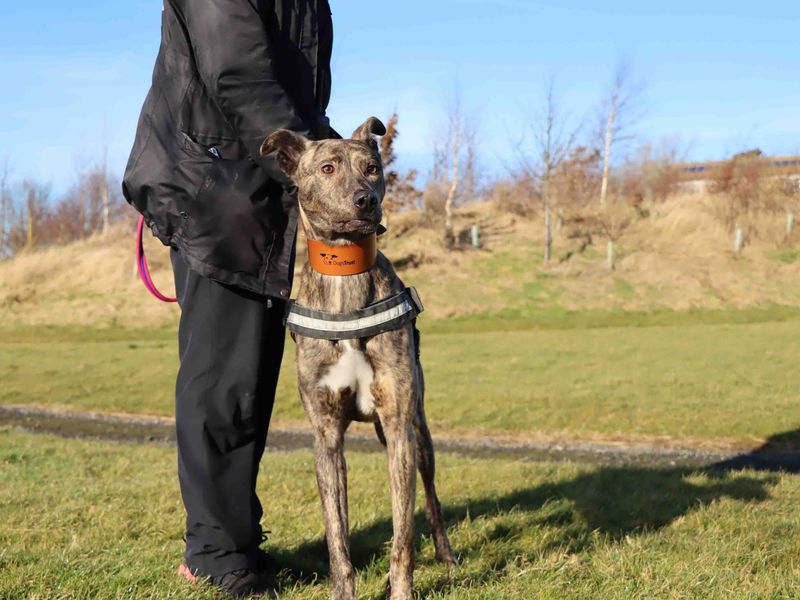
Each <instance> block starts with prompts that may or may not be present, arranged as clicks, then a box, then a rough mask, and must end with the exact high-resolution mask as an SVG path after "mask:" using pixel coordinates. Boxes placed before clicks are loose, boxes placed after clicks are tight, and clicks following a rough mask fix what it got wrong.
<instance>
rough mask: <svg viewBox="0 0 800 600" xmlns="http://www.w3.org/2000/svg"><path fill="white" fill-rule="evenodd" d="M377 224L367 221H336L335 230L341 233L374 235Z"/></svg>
mask: <svg viewBox="0 0 800 600" xmlns="http://www.w3.org/2000/svg"><path fill="white" fill-rule="evenodd" d="M377 228H378V224H377V223H376V222H375V221H371V220H369V219H349V220H347V221H336V229H337V231H339V232H342V233H375V231H376V230H377Z"/></svg>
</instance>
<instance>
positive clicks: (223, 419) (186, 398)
mask: <svg viewBox="0 0 800 600" xmlns="http://www.w3.org/2000/svg"><path fill="white" fill-rule="evenodd" d="M171 258H172V268H173V272H174V275H175V289H176V291H177V297H178V302H179V304H180V307H181V319H180V329H179V332H178V342H179V349H180V369H179V371H178V379H177V385H176V390H175V423H176V429H177V438H178V477H179V479H180V486H181V495H182V497H183V504H184V506H185V507H186V565H187V566H188V567H189V568H190V569H192V571H194V572H195V573H198V574H200V575H222V574H224V573H227V572H229V571H234V570H237V569H243V568H248V567H254V566H255V565H256V561H257V559H256V556H257V554H256V553H257V550H258V546H259V543H260V542H261V526H260V524H259V523H260V520H261V517H262V514H263V513H262V508H261V503H260V502H259V500H258V497H257V496H256V493H255V487H256V477H257V475H258V465H259V461H260V460H261V456H262V454H263V453H264V447H265V444H266V438H267V429H268V427H269V419H270V415H271V414H272V405H273V401H274V399H275V387H276V384H277V381H278V372H279V370H280V365H281V358H282V356H283V345H284V339H285V336H284V328H283V325H282V316H283V309H284V303H283V302H281V301H278V300H275V299H272V300H271V301H269V302H268V301H267V299H266V298H264V297H262V296H258V295H255V294H251V293H249V292H245V291H241V290H237V289H235V288H232V287H229V286H225V285H223V284H220V283H217V282H215V281H213V280H211V279H208V278H207V277H204V276H202V275H200V274H198V273H196V272H195V271H192V270H190V269H189V268H188V267H187V266H186V263H185V262H184V261H183V259H182V258H181V257H180V254H179V253H178V252H177V251H176V250H172V253H171Z"/></svg>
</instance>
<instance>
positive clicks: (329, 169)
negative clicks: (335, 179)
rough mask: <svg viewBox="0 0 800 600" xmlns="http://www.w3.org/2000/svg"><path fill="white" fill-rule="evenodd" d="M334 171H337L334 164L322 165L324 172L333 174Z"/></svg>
mask: <svg viewBox="0 0 800 600" xmlns="http://www.w3.org/2000/svg"><path fill="white" fill-rule="evenodd" d="M334 171H336V167H334V166H333V165H322V172H323V173H325V175H333V173H334Z"/></svg>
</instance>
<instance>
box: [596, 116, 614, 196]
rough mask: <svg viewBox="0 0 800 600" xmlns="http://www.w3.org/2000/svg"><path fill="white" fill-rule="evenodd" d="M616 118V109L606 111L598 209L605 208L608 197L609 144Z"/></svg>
mask: <svg viewBox="0 0 800 600" xmlns="http://www.w3.org/2000/svg"><path fill="white" fill-rule="evenodd" d="M616 116H617V109H616V107H615V106H612V107H611V109H610V110H609V111H608V121H607V122H606V135H605V140H604V143H603V179H602V182H601V183H600V207H601V208H605V207H606V197H607V196H608V170H609V165H610V162H611V143H612V141H613V128H614V119H615V118H616Z"/></svg>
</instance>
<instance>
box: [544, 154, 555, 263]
mask: <svg viewBox="0 0 800 600" xmlns="http://www.w3.org/2000/svg"><path fill="white" fill-rule="evenodd" d="M544 169H545V170H544V180H543V181H542V196H543V199H544V264H545V265H547V264H549V263H550V258H552V255H553V207H552V202H551V198H550V173H551V171H552V165H551V164H550V154H549V152H548V153H547V154H546V156H545V166H544Z"/></svg>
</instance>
